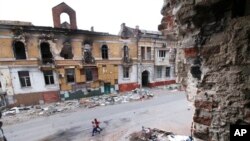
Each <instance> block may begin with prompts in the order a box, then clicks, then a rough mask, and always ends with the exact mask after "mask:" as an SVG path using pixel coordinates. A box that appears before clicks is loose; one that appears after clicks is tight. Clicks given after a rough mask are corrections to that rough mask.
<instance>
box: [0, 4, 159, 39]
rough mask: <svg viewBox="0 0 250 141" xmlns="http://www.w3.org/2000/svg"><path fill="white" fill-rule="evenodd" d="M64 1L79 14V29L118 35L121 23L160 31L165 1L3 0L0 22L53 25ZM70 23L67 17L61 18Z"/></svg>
mask: <svg viewBox="0 0 250 141" xmlns="http://www.w3.org/2000/svg"><path fill="white" fill-rule="evenodd" d="M61 2H65V3H66V4H67V5H69V6H70V7H71V8H73V9H74V10H75V11H76V18H77V27H78V29H83V30H90V27H91V26H94V30H95V31H100V32H109V33H111V34H118V32H119V29H120V25H121V23H123V22H125V23H126V25H127V26H130V27H135V26H136V25H139V27H140V28H141V29H146V30H154V31H157V27H158V25H159V24H160V21H161V18H162V15H161V14H160V10H161V7H162V5H163V0H0V20H15V21H29V22H32V23H33V24H34V25H37V26H38V25H39V26H53V21H52V10H51V9H52V7H54V6H56V5H58V4H60V3H61ZM61 18H62V19H64V20H67V18H68V17H67V16H65V15H61Z"/></svg>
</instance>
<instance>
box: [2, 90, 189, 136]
mask: <svg viewBox="0 0 250 141" xmlns="http://www.w3.org/2000/svg"><path fill="white" fill-rule="evenodd" d="M154 93H155V97H154V98H152V99H150V100H144V101H136V102H129V103H123V104H118V105H109V106H103V107H96V108H92V109H81V108H79V109H75V111H72V112H67V113H59V114H56V115H52V116H49V117H39V118H37V119H32V120H29V121H26V122H22V123H18V124H14V125H10V126H4V127H3V129H4V132H5V135H6V137H7V139H8V140H9V141H123V140H127V139H128V135H129V134H131V133H132V132H134V131H140V130H141V128H142V126H145V127H150V128H158V129H163V130H166V131H171V132H173V133H175V134H180V135H190V127H191V122H192V116H193V109H190V107H188V102H187V101H186V96H185V94H184V93H183V92H174V93H170V92H166V91H163V90H158V91H155V92H154ZM94 118H97V119H99V120H100V121H101V122H102V123H101V127H102V128H104V130H103V131H102V132H101V134H98V135H96V136H94V137H92V136H91V131H92V125H91V121H92V120H93V119H94Z"/></svg>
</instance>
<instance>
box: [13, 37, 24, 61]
mask: <svg viewBox="0 0 250 141" xmlns="http://www.w3.org/2000/svg"><path fill="white" fill-rule="evenodd" d="M13 50H14V55H15V58H16V59H26V53H25V46H24V43H23V42H21V41H16V42H15V43H14V48H13Z"/></svg>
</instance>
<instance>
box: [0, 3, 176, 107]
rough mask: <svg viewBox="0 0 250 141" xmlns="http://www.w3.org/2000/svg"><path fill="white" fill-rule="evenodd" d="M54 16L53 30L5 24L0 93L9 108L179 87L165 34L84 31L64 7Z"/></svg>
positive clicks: (1, 25) (0, 39) (0, 30)
mask: <svg viewBox="0 0 250 141" xmlns="http://www.w3.org/2000/svg"><path fill="white" fill-rule="evenodd" d="M62 13H66V14H68V16H69V19H70V23H67V22H63V21H61V19H60V15H61V14H62ZM52 14H53V22H54V27H42V26H34V25H32V24H31V23H29V22H19V21H1V22H0V49H1V51H0V86H1V87H0V89H1V92H2V93H4V94H5V99H6V102H7V104H9V105H21V104H24V105H31V104H39V103H44V102H45V103H47V102H55V101H59V100H69V99H78V98H82V97H86V96H96V95H101V94H110V93H112V94H116V93H119V92H125V91H130V90H133V89H135V88H138V87H140V86H142V85H143V86H147V87H154V86H159V85H167V84H172V83H175V76H174V64H173V62H174V61H173V59H174V53H175V50H174V49H173V48H170V47H168V45H167V44H166V40H165V39H164V37H163V36H162V35H161V34H160V33H158V32H152V33H150V32H149V31H144V30H140V29H139V28H137V29H132V28H129V27H126V26H125V25H124V26H122V27H121V32H123V33H124V34H125V35H124V34H119V35H111V34H108V33H103V32H95V31H93V30H90V31H89V30H80V29H77V23H76V12H75V11H74V10H73V9H72V8H71V7H69V6H68V5H67V4H65V3H61V4H59V5H57V6H55V7H53V8H52ZM124 27H126V28H128V29H129V34H127V33H125V32H126V31H123V30H124ZM126 34H127V35H126ZM169 56H172V57H169ZM157 57H158V58H159V59H158V60H155V58H157ZM171 58H172V60H171ZM169 60H170V62H169ZM156 66H159V67H156Z"/></svg>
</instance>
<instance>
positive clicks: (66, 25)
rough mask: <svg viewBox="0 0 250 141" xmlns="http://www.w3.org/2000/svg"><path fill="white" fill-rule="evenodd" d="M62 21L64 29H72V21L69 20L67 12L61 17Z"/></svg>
mask: <svg viewBox="0 0 250 141" xmlns="http://www.w3.org/2000/svg"><path fill="white" fill-rule="evenodd" d="M60 19H61V21H60V22H61V27H62V28H67V29H70V19H69V15H68V14H67V13H65V12H63V13H61V15H60Z"/></svg>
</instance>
